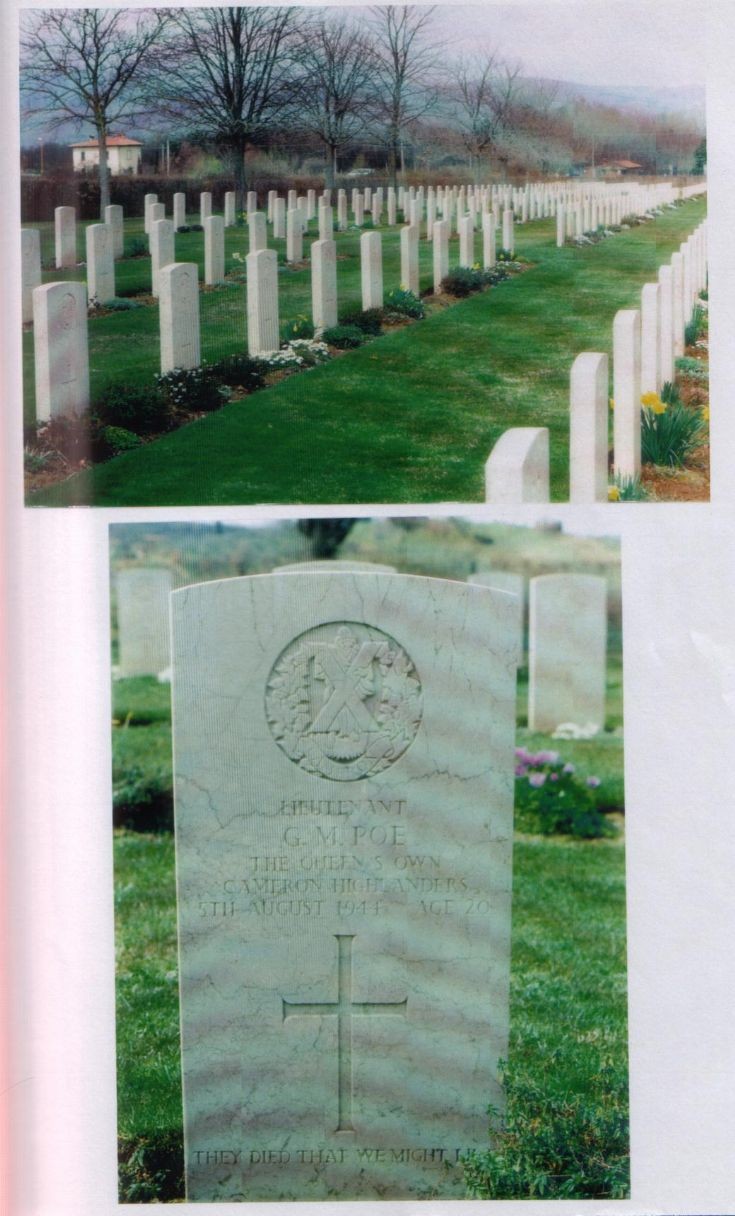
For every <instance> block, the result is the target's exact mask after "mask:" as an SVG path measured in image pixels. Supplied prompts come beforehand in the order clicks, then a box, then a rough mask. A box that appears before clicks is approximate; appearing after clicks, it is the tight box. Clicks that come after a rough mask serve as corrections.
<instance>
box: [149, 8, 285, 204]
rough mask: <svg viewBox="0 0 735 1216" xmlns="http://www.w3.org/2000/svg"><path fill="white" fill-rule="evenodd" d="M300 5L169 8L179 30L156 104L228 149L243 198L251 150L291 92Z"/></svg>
mask: <svg viewBox="0 0 735 1216" xmlns="http://www.w3.org/2000/svg"><path fill="white" fill-rule="evenodd" d="M299 11H300V10H297V9H295V8H284V7H270V6H263V7H259V6H258V7H255V6H242V7H229V8H186V9H185V8H181V9H175V10H173V11H172V12H171V22H172V25H173V28H174V36H173V37H172V38H171V39H170V40H169V41H168V44H167V47H166V53H165V54H164V55H163V56H162V57H161V60H160V64H159V72H158V78H157V81H156V86H155V91H156V97H157V100H158V103H159V105H160V106H161V107H162V108H163V109H164V111H165V112H166V113H167V114H168V115H169V116H170V117H172V118H175V119H178V120H179V121H180V122H182V123H188V124H189V125H190V128H191V132H192V133H193V134H198V135H199V136H200V137H203V138H206V139H207V140H209V141H211V142H212V143H213V144H214V145H215V146H216V147H217V148H219V149H220V150H221V151H222V152H223V153H224V154H225V155H226V157H227V159H228V160H229V162H230V165H231V169H232V173H233V177H234V180H235V188H236V191H237V193H238V199H239V203H240V205H242V198H243V194H244V191H245V189H246V184H247V182H246V173H245V150H246V148H247V147H248V145H249V144H252V143H253V142H254V141H256V140H257V139H259V138H262V137H263V135H264V133H265V132H266V131H267V130H268V128H269V127H270V126H271V125H272V124H273V123H274V122H275V120H276V119H277V117H278V116H279V115H280V114H281V113H282V111H283V109H284V107H285V106H286V104H287V103H288V102H289V100H290V99H291V96H292V86H293V72H294V64H295V62H296V59H297V55H298V49H299V46H298V34H299V29H300V20H301V19H300V17H299ZM302 11H305V10H302Z"/></svg>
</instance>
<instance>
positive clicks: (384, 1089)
mask: <svg viewBox="0 0 735 1216" xmlns="http://www.w3.org/2000/svg"><path fill="white" fill-rule="evenodd" d="M171 602H172V625H173V634H172V637H173V709H174V754H175V763H174V767H175V790H176V868H177V891H178V919H179V959H180V992H181V1029H182V1067H183V1083H184V1127H185V1158H186V1180H187V1198H188V1199H189V1201H197V1200H198V1201H217V1200H222V1201H224V1200H251V1201H258V1200H312V1201H322V1200H325V1199H345V1200H350V1199H355V1200H360V1199H361V1200H370V1199H376V1198H381V1199H391V1198H395V1199H400V1198H404V1199H405V1198H430V1197H432V1196H436V1197H445V1196H458V1197H460V1198H461V1197H462V1196H463V1194H464V1187H463V1184H462V1174H461V1168H460V1167H458V1166H457V1164H456V1163H457V1160H458V1157H459V1155H460V1154H461V1153H462V1152H463V1151H464V1150H466V1149H469V1148H472V1147H478V1148H480V1147H484V1146H486V1145H487V1143H488V1115H487V1108H488V1105H490V1104H492V1105H496V1106H502V1091H501V1089H500V1086H499V1081H498V1068H497V1065H498V1060H500V1059H502V1058H504V1057H505V1055H506V1051H507V1036H508V982H509V951H510V897H511V848H512V819H513V776H512V774H513V745H514V725H515V661H516V641H515V630H516V614H515V608H514V605H513V602H512V597H510V596H508V595H506V594H502V593H496V592H493V591H491V590H488V589H486V588H484V587H474V586H469V585H467V584H460V583H453V582H449V581H448V580H442V579H430V578H418V577H412V576H406V575H396V574H376V573H367V572H365V573H350V572H346V571H345V572H341V573H326V572H325V573H320V572H310V573H305V574H297V573H292V574H266V575H256V576H251V577H245V578H237V579H228V580H224V581H221V582H211V583H205V584H200V585H196V586H192V587H186V588H183V589H182V590H180V591H177V592H174V594H173V595H172V597H171ZM488 639H491V642H490V644H488Z"/></svg>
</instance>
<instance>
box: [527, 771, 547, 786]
mask: <svg viewBox="0 0 735 1216" xmlns="http://www.w3.org/2000/svg"><path fill="white" fill-rule="evenodd" d="M545 782H546V773H531V774H530V776H529V778H528V784H529V785H532V786H533V787H534V789H539V788H540V787H541V786H542V785H544V784H545Z"/></svg>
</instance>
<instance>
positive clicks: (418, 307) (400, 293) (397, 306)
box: [385, 287, 426, 321]
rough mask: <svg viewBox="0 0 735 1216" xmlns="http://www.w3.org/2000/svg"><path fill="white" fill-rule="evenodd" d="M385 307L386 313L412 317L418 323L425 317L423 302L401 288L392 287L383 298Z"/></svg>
mask: <svg viewBox="0 0 735 1216" xmlns="http://www.w3.org/2000/svg"><path fill="white" fill-rule="evenodd" d="M385 307H386V310H387V311H388V312H397V313H399V314H400V315H401V316H404V317H413V318H414V319H415V320H417V321H420V320H421V318H422V317H424V316H425V315H426V308H425V306H424V302H423V300H420V299H419V297H418V296H416V295H414V293H413V292H412V291H407V290H405V289H404V288H403V287H394V288H393V290H392V291H389V292H388V294H387V296H386V297H385Z"/></svg>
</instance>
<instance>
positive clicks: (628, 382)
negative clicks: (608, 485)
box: [613, 309, 641, 478]
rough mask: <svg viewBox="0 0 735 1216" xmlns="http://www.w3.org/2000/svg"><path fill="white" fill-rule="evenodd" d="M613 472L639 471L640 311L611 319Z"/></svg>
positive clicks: (628, 474)
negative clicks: (613, 404) (612, 320)
mask: <svg viewBox="0 0 735 1216" xmlns="http://www.w3.org/2000/svg"><path fill="white" fill-rule="evenodd" d="M613 401H614V403H615V408H614V420H613V432H614V443H613V448H614V461H615V472H616V473H617V474H618V475H619V476H620V477H629V478H635V477H638V476H639V475H640V471H641V314H640V313H639V312H638V310H637V309H621V310H620V312H617V313H616V314H615V320H614V322H613Z"/></svg>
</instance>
